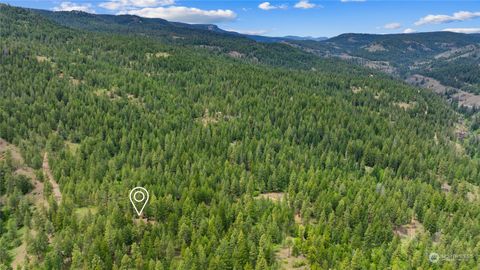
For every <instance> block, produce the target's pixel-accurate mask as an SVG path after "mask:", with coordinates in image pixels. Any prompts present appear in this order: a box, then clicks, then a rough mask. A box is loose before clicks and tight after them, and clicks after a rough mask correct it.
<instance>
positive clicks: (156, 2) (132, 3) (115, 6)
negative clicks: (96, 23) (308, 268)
mask: <svg viewBox="0 0 480 270" xmlns="http://www.w3.org/2000/svg"><path fill="white" fill-rule="evenodd" d="M173 4H175V0H111V1H108V2H103V3H100V4H99V6H100V7H102V8H105V9H109V10H128V9H132V8H145V7H155V6H168V5H173Z"/></svg>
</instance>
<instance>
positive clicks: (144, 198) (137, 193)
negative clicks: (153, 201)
mask: <svg viewBox="0 0 480 270" xmlns="http://www.w3.org/2000/svg"><path fill="white" fill-rule="evenodd" d="M129 197H130V202H132V205H133V208H134V209H135V212H137V214H138V216H140V215H141V214H142V212H143V208H145V206H146V205H147V202H148V199H149V195H148V191H147V190H146V189H145V188H143V187H136V188H134V189H132V190H130V195H129ZM139 206H141V208H140V207H139Z"/></svg>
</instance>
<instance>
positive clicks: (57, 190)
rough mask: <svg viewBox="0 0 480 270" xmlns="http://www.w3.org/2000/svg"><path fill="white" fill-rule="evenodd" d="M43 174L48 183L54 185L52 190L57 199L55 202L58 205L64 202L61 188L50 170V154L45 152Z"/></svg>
mask: <svg viewBox="0 0 480 270" xmlns="http://www.w3.org/2000/svg"><path fill="white" fill-rule="evenodd" d="M42 168H43V174H44V175H45V177H47V178H48V181H50V184H51V185H52V190H53V196H54V197H55V200H56V201H57V203H61V202H62V193H61V192H60V186H59V185H58V183H57V181H55V179H54V178H53V174H52V171H51V170H50V164H49V163H48V152H45V154H44V155H43V165H42Z"/></svg>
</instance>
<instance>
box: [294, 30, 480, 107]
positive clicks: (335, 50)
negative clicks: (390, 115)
mask: <svg viewBox="0 0 480 270" xmlns="http://www.w3.org/2000/svg"><path fill="white" fill-rule="evenodd" d="M289 43H290V44H291V45H292V46H295V47H300V48H302V49H304V50H306V51H309V52H312V53H314V54H317V55H321V56H323V57H335V58H341V59H344V60H347V61H349V62H353V63H356V64H360V65H363V66H366V67H369V68H373V69H377V70H380V71H383V72H385V73H388V74H392V75H394V76H397V77H400V78H402V79H405V80H406V81H408V82H411V81H412V77H415V76H418V75H421V76H423V77H425V79H426V80H437V81H438V83H436V84H437V85H435V86H434V85H429V84H418V85H420V86H423V87H426V88H431V89H433V90H435V91H437V92H439V91H443V90H442V89H443V88H445V87H447V88H451V89H450V90H451V91H457V92H459V91H466V92H469V93H474V94H477V95H478V94H480V84H479V81H478V77H479V75H478V74H480V35H478V34H460V33H451V32H431V33H412V34H391V35H371V34H343V35H340V36H338V37H334V38H331V39H328V40H325V41H289ZM439 89H440V90H439ZM460 94H461V93H460ZM478 100H479V101H476V102H474V103H473V105H474V106H476V107H480V97H479V98H478ZM460 101H461V100H460ZM464 105H467V106H469V107H472V104H469V103H466V104H464Z"/></svg>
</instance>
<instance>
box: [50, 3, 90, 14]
mask: <svg viewBox="0 0 480 270" xmlns="http://www.w3.org/2000/svg"><path fill="white" fill-rule="evenodd" d="M72 10H77V11H83V12H88V13H95V10H94V9H93V7H92V4H89V3H84V4H77V3H72V2H62V3H60V5H59V6H56V7H54V8H53V11H72Z"/></svg>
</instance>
